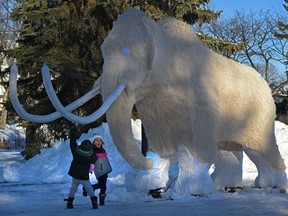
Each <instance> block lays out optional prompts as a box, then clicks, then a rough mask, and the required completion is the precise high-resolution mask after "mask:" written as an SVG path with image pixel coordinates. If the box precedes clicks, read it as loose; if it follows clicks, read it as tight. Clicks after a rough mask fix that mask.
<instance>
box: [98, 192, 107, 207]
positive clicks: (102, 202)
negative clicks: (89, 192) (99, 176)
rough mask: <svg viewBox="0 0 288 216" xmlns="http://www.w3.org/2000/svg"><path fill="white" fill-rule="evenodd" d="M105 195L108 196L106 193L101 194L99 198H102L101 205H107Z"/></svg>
mask: <svg viewBox="0 0 288 216" xmlns="http://www.w3.org/2000/svg"><path fill="white" fill-rule="evenodd" d="M105 197H106V194H99V199H100V202H99V205H100V206H104V205H105Z"/></svg>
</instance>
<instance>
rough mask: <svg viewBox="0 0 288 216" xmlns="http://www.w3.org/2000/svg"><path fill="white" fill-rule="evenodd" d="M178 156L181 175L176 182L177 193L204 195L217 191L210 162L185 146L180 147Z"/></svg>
mask: <svg viewBox="0 0 288 216" xmlns="http://www.w3.org/2000/svg"><path fill="white" fill-rule="evenodd" d="M177 156H178V165H179V176H178V179H177V181H176V184H175V192H176V193H180V194H189V195H193V196H196V195H199V196H203V195H207V194H210V193H213V192H215V185H214V182H213V181H212V179H211V177H210V175H209V168H210V164H208V163H202V162H201V161H200V160H198V159H197V157H195V156H192V155H191V154H190V152H189V151H188V150H187V148H186V147H184V146H181V147H180V148H179V149H178V152H177Z"/></svg>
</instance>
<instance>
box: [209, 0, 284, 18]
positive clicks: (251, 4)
mask: <svg viewBox="0 0 288 216" xmlns="http://www.w3.org/2000/svg"><path fill="white" fill-rule="evenodd" d="M210 3H211V6H212V8H213V9H216V10H223V13H222V15H221V17H223V18H224V17H230V16H232V15H233V12H234V11H235V10H244V11H245V12H249V11H250V10H252V11H260V10H263V11H265V10H268V9H270V10H272V11H274V10H276V11H277V12H279V13H287V12H286V11H285V9H284V7H283V4H284V0H211V1H210Z"/></svg>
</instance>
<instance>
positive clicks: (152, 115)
mask: <svg viewBox="0 0 288 216" xmlns="http://www.w3.org/2000/svg"><path fill="white" fill-rule="evenodd" d="M101 49H102V54H103V57H104V66H103V74H102V75H101V77H100V78H99V79H98V80H97V81H96V83H95V87H94V89H93V90H91V92H90V93H89V94H88V95H86V96H83V98H81V99H79V101H81V102H79V101H78V100H77V101H75V102H73V103H72V104H71V105H69V106H68V107H63V106H62V105H61V103H60V101H59V100H58V98H57V96H56V94H55V92H54V90H53V87H52V85H51V80H50V76H49V70H48V68H47V66H45V65H44V67H43V70H42V72H43V80H44V85H45V87H46V89H47V93H48V95H49V97H50V100H51V101H52V103H53V105H54V106H55V108H56V110H57V111H56V112H55V113H54V114H51V115H53V116H52V117H53V118H52V117H51V116H49V117H47V116H44V117H45V121H52V120H53V119H56V118H59V117H61V116H64V117H65V118H67V119H69V120H71V121H74V122H77V123H80V124H85V123H89V122H92V121H95V120H96V119H97V118H99V117H100V116H101V115H102V114H103V113H105V112H106V116H107V121H108V124H109V128H110V132H111V135H112V137H113V140H114V142H115V145H116V147H117V148H118V150H119V152H120V153H121V154H122V156H123V157H124V158H125V159H126V160H127V162H128V163H129V164H130V165H132V166H133V167H135V168H137V169H151V168H153V161H152V160H151V159H148V158H145V157H144V156H143V155H142V154H141V152H140V150H139V148H138V146H137V145H136V144H135V140H134V138H133V134H132V128H131V110H132V107H133V105H135V106H136V107H137V110H138V112H139V115H140V117H141V120H142V123H143V125H144V128H145V131H146V136H147V139H148V142H149V146H150V147H151V148H152V149H153V150H154V151H156V152H157V153H159V154H160V155H161V156H162V157H166V158H169V157H170V158H172V157H174V158H175V156H176V158H177V161H178V165H179V170H180V172H179V176H178V179H177V182H176V185H175V190H176V191H178V192H180V193H188V194H203V193H206V194H207V193H210V192H212V191H214V190H215V189H214V188H215V186H214V183H213V181H212V179H211V176H210V175H209V173H208V170H209V167H210V165H211V164H213V163H215V161H216V160H217V157H218V156H219V152H220V151H219V150H227V151H244V152H245V153H246V154H247V155H248V157H249V158H250V159H251V160H252V161H253V162H254V163H255V165H256V167H257V169H258V176H257V178H256V179H255V182H254V184H255V186H259V187H279V188H285V187H286V182H287V177H286V174H285V165H284V162H283V159H282V157H281V155H280V152H279V150H278V146H277V144H276V140H275V135H274V120H275V106H274V101H273V98H272V96H271V92H270V88H269V86H268V85H267V83H266V82H265V81H264V80H263V79H262V78H261V77H260V75H259V74H258V73H257V72H256V71H255V70H253V69H252V68H250V67H248V66H245V65H242V64H240V63H237V62H235V61H233V60H230V59H227V58H225V57H223V56H221V55H219V54H217V53H215V52H213V51H211V50H209V49H208V48H206V47H205V46H204V45H203V44H202V43H201V41H200V40H199V39H198V38H197V36H196V34H195V33H194V32H193V30H192V28H191V26H189V25H187V24H185V23H183V22H181V21H178V20H176V19H173V18H165V19H163V20H161V21H160V22H158V23H156V22H154V21H153V20H152V19H150V18H149V17H148V16H146V15H145V14H144V13H143V12H141V11H139V10H137V9H133V8H130V9H128V10H127V11H126V12H125V13H124V14H122V15H121V16H119V18H118V20H117V21H115V22H114V24H113V29H112V30H111V32H110V33H109V35H108V36H107V38H106V39H105V41H104V43H103V45H102V47H101ZM13 73H15V74H16V75H17V68H16V66H13V68H12V69H11V78H10V91H11V100H12V102H13V106H14V108H15V109H16V111H17V112H18V113H19V115H21V116H22V117H23V118H25V119H27V120H29V121H38V122H44V120H43V118H44V117H43V116H35V115H31V114H28V113H26V112H25V110H24V109H23V108H22V107H21V105H20V104H19V101H18V99H17V93H16V77H15V75H14V78H13ZM97 93H101V94H102V96H103V99H104V103H103V106H102V107H101V108H100V110H97V111H96V112H95V113H93V114H91V115H90V116H85V117H81V116H75V115H74V114H73V113H71V111H72V110H73V109H75V108H77V107H78V106H80V105H81V104H82V103H83V102H85V101H87V100H89V99H90V98H92V97H93V96H94V95H95V94H97ZM216 169H217V167H216ZM224 172H225V170H218V171H217V173H218V174H217V175H218V176H220V177H221V176H222V177H223V176H224V175H223V173H224ZM217 175H216V176H215V177H214V178H216V179H217ZM222 177H221V178H222Z"/></svg>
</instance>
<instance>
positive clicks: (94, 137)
mask: <svg viewBox="0 0 288 216" xmlns="http://www.w3.org/2000/svg"><path fill="white" fill-rule="evenodd" d="M96 138H100V139H101V140H102V144H104V140H103V137H102V136H100V135H98V134H93V135H92V138H91V142H92V143H93V142H94V140H95V139H96Z"/></svg>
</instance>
